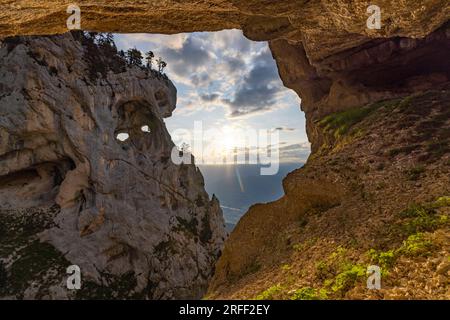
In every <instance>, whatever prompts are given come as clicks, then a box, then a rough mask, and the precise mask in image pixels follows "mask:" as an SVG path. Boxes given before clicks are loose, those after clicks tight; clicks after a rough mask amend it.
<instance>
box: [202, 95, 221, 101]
mask: <svg viewBox="0 0 450 320" xmlns="http://www.w3.org/2000/svg"><path fill="white" fill-rule="evenodd" d="M200 98H201V99H202V100H203V101H206V102H211V101H216V100H217V99H219V95H218V94H217V93H212V94H202V95H200Z"/></svg>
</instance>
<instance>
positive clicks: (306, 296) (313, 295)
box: [291, 287, 328, 300]
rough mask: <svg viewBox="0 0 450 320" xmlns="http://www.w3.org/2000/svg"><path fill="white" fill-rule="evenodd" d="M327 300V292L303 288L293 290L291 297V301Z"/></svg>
mask: <svg viewBox="0 0 450 320" xmlns="http://www.w3.org/2000/svg"><path fill="white" fill-rule="evenodd" d="M326 299H328V291H327V290H325V289H319V290H318V289H315V288H311V287H304V288H300V289H297V290H295V292H294V293H293V294H292V296H291V300H326Z"/></svg>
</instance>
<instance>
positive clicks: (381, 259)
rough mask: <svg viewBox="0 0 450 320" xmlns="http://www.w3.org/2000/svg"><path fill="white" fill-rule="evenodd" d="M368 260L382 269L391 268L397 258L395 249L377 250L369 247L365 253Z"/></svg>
mask: <svg viewBox="0 0 450 320" xmlns="http://www.w3.org/2000/svg"><path fill="white" fill-rule="evenodd" d="M367 255H368V257H369V259H370V261H371V262H372V263H375V264H376V265H379V266H380V267H381V269H382V270H386V269H389V268H391V267H392V266H393V265H394V263H395V260H396V259H397V256H396V252H395V250H388V251H377V250H375V249H370V250H369V251H368V253H367Z"/></svg>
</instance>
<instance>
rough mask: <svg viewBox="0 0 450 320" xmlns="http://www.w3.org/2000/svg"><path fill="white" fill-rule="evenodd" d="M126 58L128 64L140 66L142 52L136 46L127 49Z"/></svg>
mask: <svg viewBox="0 0 450 320" xmlns="http://www.w3.org/2000/svg"><path fill="white" fill-rule="evenodd" d="M127 60H128V64H129V65H130V66H138V67H140V66H142V53H141V51H139V50H138V49H136V48H133V49H128V51H127Z"/></svg>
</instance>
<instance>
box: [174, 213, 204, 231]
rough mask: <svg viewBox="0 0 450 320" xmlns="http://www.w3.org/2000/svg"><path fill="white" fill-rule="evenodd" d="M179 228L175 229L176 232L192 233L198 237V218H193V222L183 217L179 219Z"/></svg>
mask: <svg viewBox="0 0 450 320" xmlns="http://www.w3.org/2000/svg"><path fill="white" fill-rule="evenodd" d="M177 221H178V226H176V227H175V228H174V231H185V232H188V233H191V234H193V235H198V230H197V227H198V220H197V219H196V218H192V219H191V220H187V219H184V218H181V217H177Z"/></svg>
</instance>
